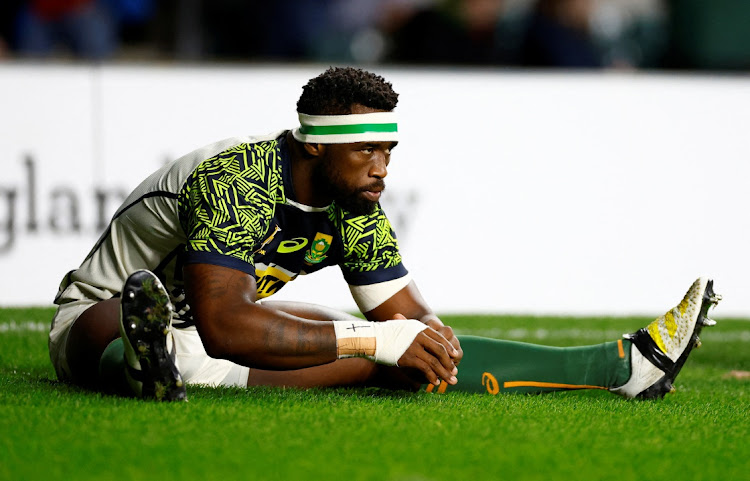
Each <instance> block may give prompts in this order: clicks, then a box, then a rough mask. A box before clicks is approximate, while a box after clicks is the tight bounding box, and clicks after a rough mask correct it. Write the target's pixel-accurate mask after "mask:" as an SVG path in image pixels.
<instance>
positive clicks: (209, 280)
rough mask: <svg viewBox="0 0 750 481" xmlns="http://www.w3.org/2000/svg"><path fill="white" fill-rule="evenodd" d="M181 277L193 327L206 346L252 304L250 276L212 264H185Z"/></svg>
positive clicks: (252, 291) (253, 298)
mask: <svg viewBox="0 0 750 481" xmlns="http://www.w3.org/2000/svg"><path fill="white" fill-rule="evenodd" d="M183 274H184V278H185V295H186V297H187V302H188V305H189V306H190V311H191V313H192V315H193V319H194V321H195V325H196V328H197V329H198V332H199V333H200V335H201V337H202V338H204V339H205V340H207V342H208V343H210V342H211V339H213V338H215V337H219V336H220V332H221V330H222V328H223V324H225V323H231V322H232V314H233V313H237V314H239V313H241V312H244V311H245V309H247V307H249V306H251V305H254V304H255V300H256V297H257V293H256V286H255V279H254V278H253V277H252V276H251V275H249V274H246V273H244V272H241V271H238V270H236V269H231V268H228V267H223V266H217V265H213V264H187V265H186V266H184V268H183Z"/></svg>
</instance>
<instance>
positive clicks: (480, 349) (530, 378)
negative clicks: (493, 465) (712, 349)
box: [426, 278, 721, 398]
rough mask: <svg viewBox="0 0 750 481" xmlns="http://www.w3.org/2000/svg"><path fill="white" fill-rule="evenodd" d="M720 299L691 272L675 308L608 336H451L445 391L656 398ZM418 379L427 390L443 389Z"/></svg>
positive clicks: (695, 342) (668, 386)
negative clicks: (530, 340)
mask: <svg viewBox="0 0 750 481" xmlns="http://www.w3.org/2000/svg"><path fill="white" fill-rule="evenodd" d="M720 299H721V296H717V295H716V294H714V292H713V282H712V281H710V280H708V279H705V278H702V279H698V280H697V281H695V283H693V285H692V286H691V287H690V289H689V290H688V292H687V294H685V297H684V298H683V300H682V302H680V304H679V305H677V307H675V308H673V309H671V310H670V311H668V312H667V313H666V314H664V315H663V316H661V317H659V318H657V319H656V320H655V321H653V322H652V323H651V324H649V326H648V327H646V328H644V329H641V330H639V331H638V332H636V333H635V334H631V335H628V336H625V339H621V340H619V341H616V342H609V343H604V344H599V345H595V346H584V347H569V348H560V347H549V346H538V345H534V344H526V343H521V342H512V341H502V340H494V339H485V338H479V337H472V336H465V337H459V340H460V341H461V346H462V347H463V350H464V359H463V361H462V362H461V365H460V366H459V375H458V379H459V382H458V384H456V385H455V386H452V387H450V390H457V391H469V392H489V393H490V394H498V393H500V392H525V393H541V392H549V391H558V390H571V389H605V390H609V391H611V392H614V393H616V394H620V395H622V396H624V397H628V398H633V397H638V398H659V397H663V396H664V394H665V393H667V392H670V391H671V390H672V382H673V381H674V379H675V377H676V376H677V374H678V373H679V371H680V369H681V368H682V366H683V364H684V363H685V360H686V359H687V357H688V354H690V351H691V350H692V348H693V347H694V346H699V345H700V342H699V339H698V335H699V334H700V332H701V329H702V328H703V327H704V326H711V325H713V324H715V322H714V321H712V320H711V319H709V318H708V317H707V314H708V310H709V308H710V307H712V306H713V305H714V304H716V303H717V302H718V301H719V300H720ZM447 388H449V386H448V385H447V383H443V384H441V385H440V386H439V387H437V388H435V387H434V386H429V385H428V386H426V390H428V391H430V392H432V391H433V390H436V391H437V392H444V391H445V390H446V389H447Z"/></svg>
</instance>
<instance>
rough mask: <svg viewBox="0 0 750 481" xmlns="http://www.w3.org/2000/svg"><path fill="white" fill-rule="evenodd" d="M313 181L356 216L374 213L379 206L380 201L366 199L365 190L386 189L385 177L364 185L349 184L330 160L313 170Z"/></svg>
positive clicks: (318, 187)
mask: <svg viewBox="0 0 750 481" xmlns="http://www.w3.org/2000/svg"><path fill="white" fill-rule="evenodd" d="M313 182H315V186H316V188H317V189H319V190H320V192H321V193H323V194H324V195H326V196H327V197H330V198H331V199H333V201H334V202H335V203H336V204H337V205H338V206H339V207H341V208H342V209H344V210H346V211H347V212H349V213H351V214H354V215H356V216H360V215H369V214H372V213H373V212H375V209H376V208H377V207H378V202H372V201H370V200H367V199H365V198H364V197H363V196H362V195H361V194H362V193H363V192H367V191H368V190H376V191H377V190H383V189H385V182H384V181H383V179H377V180H375V181H374V182H373V183H371V184H369V185H366V186H364V187H355V186H352V185H349V184H348V183H347V182H346V181H344V179H342V178H341V173H340V172H339V171H338V170H337V169H336V168H334V166H333V165H332V162H329V161H325V162H323V163H321V164H319V165H318V167H317V168H316V169H315V171H314V172H313Z"/></svg>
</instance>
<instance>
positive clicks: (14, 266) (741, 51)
mask: <svg viewBox="0 0 750 481" xmlns="http://www.w3.org/2000/svg"><path fill="white" fill-rule="evenodd" d="M329 65H356V66H362V67H364V68H367V69H370V70H373V71H375V72H377V73H379V74H381V75H383V76H384V77H385V78H386V79H387V80H389V81H390V82H392V83H393V85H394V88H395V90H396V91H397V92H399V94H400V99H399V106H398V113H399V131H400V132H401V133H402V137H401V142H400V144H399V147H398V150H397V151H396V153H395V155H394V162H393V163H392V164H391V166H390V168H389V171H390V172H391V174H392V175H389V177H388V190H387V191H386V195H385V196H384V197H383V205H384V206H385V208H386V212H388V215H389V218H390V220H391V222H392V223H393V225H394V227H395V229H396V232H397V233H398V236H399V245H400V247H401V249H402V251H403V252H404V257H405V259H406V265H407V268H409V269H410V271H411V272H412V273H413V274H414V277H415V279H416V280H417V283H418V284H419V286H420V289H421V291H422V292H423V293H424V295H425V298H426V299H427V300H428V301H429V302H430V303H431V305H432V306H433V308H435V309H436V310H438V311H439V312H444V313H445V312H459V313H466V312H491V313H497V312H505V313H542V314H567V313H571V314H602V315H621V314H626V315H630V314H648V315H652V314H660V313H661V312H664V310H665V309H667V308H668V307H670V305H673V303H676V302H677V301H679V299H680V298H681V296H682V294H683V293H684V290H685V289H686V288H687V287H688V286H689V285H690V283H691V282H692V281H693V280H694V279H695V278H696V277H698V276H699V275H706V276H710V277H714V278H715V280H716V286H717V291H718V292H721V293H723V294H724V295H725V301H724V302H723V303H722V305H721V306H720V308H721V312H722V314H723V315H731V316H737V317H745V318H750V295H748V293H750V278H748V276H747V272H748V269H749V268H750V262H749V261H748V256H747V251H748V245H750V216H748V215H747V209H748V206H750V189H748V188H747V179H748V178H750V148H749V147H748V146H750V143H749V142H748V134H747V131H748V129H747V126H748V125H750V77H749V76H748V75H747V73H748V71H749V68H750V1H748V0H711V1H708V0H285V1H254V0H210V1H209V0H182V1H176V0H30V1H19V0H2V1H0V112H1V113H2V115H0V132H2V134H0V272H6V273H7V272H23V273H25V274H24V275H23V276H20V277H18V276H0V306H4V305H49V304H51V302H52V299H53V298H54V294H55V292H56V289H57V285H58V284H59V282H60V279H61V278H62V277H63V276H64V274H65V273H66V272H67V271H68V270H70V269H74V268H75V267H77V266H78V265H79V264H80V262H81V261H82V260H83V258H84V257H85V256H86V253H87V252H88V250H89V249H90V248H91V246H92V245H94V243H95V241H96V239H97V238H98V236H99V235H100V233H101V232H102V231H103V230H104V229H105V228H106V225H107V223H108V220H109V218H110V217H111V215H112V213H113V212H114V211H115V209H116V208H117V206H118V205H119V204H120V203H121V202H122V200H123V199H124V198H125V196H126V195H127V193H128V192H130V191H131V190H132V189H133V188H134V187H135V186H136V185H137V184H138V183H139V182H140V181H141V180H142V179H143V178H144V177H145V176H146V175H148V173H150V172H152V171H153V170H155V169H157V168H159V167H160V166H162V165H163V164H164V163H165V162H168V161H170V160H173V159H175V158H177V157H179V156H181V155H183V154H185V153H187V152H190V151H191V150H193V149H195V148H197V147H200V146H201V145H206V144H209V143H211V142H214V141H216V140H219V139H222V138H226V137H230V136H235V135H248V134H265V133H268V132H271V131H274V130H280V129H284V128H292V127H294V126H296V124H297V118H296V113H295V104H296V101H297V98H298V97H299V94H300V92H301V88H302V86H303V85H304V84H305V83H306V82H307V80H308V79H310V78H312V77H314V76H316V75H318V74H319V73H320V72H322V71H323V70H325V68H326V67H327V66H329ZM278 296H279V297H282V298H289V299H293V300H301V301H308V302H317V303H322V304H329V305H332V306H334V307H338V308H341V309H347V310H353V309H355V308H356V306H354V304H353V302H352V300H351V296H350V295H349V291H348V289H347V288H346V285H345V283H344V282H343V279H342V278H341V274H340V272H338V271H337V270H335V269H326V270H325V271H324V272H322V273H321V274H316V276H313V279H312V280H308V279H304V278H301V279H299V280H297V281H295V282H293V283H290V284H289V285H288V286H287V287H285V288H284V289H283V290H282V291H281V292H280V293H279V295H278Z"/></svg>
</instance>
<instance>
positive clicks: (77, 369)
mask: <svg viewBox="0 0 750 481" xmlns="http://www.w3.org/2000/svg"><path fill="white" fill-rule="evenodd" d="M397 100H398V95H397V94H396V93H395V92H394V91H393V89H392V86H391V84H390V83H388V82H386V81H385V80H384V79H383V78H382V77H380V76H378V75H375V74H372V73H370V72H366V71H363V70H359V69H354V68H331V69H328V70H327V71H326V72H324V73H322V74H321V75H319V76H318V77H316V78H313V79H311V80H310V81H309V82H308V83H307V85H305V86H304V88H303V92H302V95H301V97H300V98H299V101H298V103H297V112H298V114H299V120H300V126H299V127H297V128H295V129H292V130H284V131H279V132H275V133H272V134H269V135H261V136H248V137H238V138H230V139H226V140H222V141H219V142H216V143H214V144H212V145H208V146H206V147H203V148H200V149H198V150H196V151H194V152H191V153H189V154H187V155H185V156H184V157H181V158H179V159H177V160H175V161H173V162H171V163H169V164H167V165H165V166H164V167H163V168H161V169H159V170H158V171H156V172H154V173H153V174H152V175H151V176H149V177H148V178H147V179H145V180H144V181H143V182H142V183H141V184H140V185H139V186H138V187H137V188H136V189H135V190H134V191H133V192H132V193H131V194H130V196H129V197H128V198H127V199H126V200H125V201H124V203H123V204H122V206H120V208H119V209H118V210H117V212H116V213H115V215H114V217H113V218H112V221H111V222H110V224H109V226H108V228H107V229H106V231H105V232H104V233H103V234H102V236H101V237H100V239H99V240H98V242H97V243H96V244H95V245H94V247H93V249H92V250H91V252H90V253H89V255H88V256H87V257H86V259H85V260H84V261H83V263H82V264H81V266H80V267H79V268H78V269H76V270H73V271H71V272H69V273H68V274H67V275H66V276H65V277H64V279H63V281H62V283H61V286H60V291H59V292H58V295H57V297H56V299H55V303H56V304H57V305H58V309H57V312H56V314H55V317H54V320H53V322H52V327H51V331H50V338H49V350H50V357H51V360H52V363H53V365H54V367H55V370H56V372H57V375H58V377H59V379H61V380H65V381H70V382H73V383H76V384H78V385H81V386H85V387H89V388H93V389H96V390H100V391H104V392H117V393H123V394H130V395H135V396H139V397H143V398H149V399H157V400H182V399H185V398H186V387H185V386H186V384H201V385H210V386H222V385H223V386H252V385H269V386H297V387H325V386H353V385H367V386H381V387H388V388H395V389H418V388H419V387H420V386H423V387H424V389H426V390H428V391H437V392H444V391H446V390H459V391H472V392H488V393H490V394H498V393H501V392H545V391H555V390H569V389H595V388H596V389H606V390H610V391H612V392H615V393H618V394H621V395H623V396H625V397H629V398H632V397H645V398H654V397H656V398H658V397H662V396H663V395H664V393H666V392H669V391H670V390H671V388H672V382H673V380H674V378H675V376H676V375H677V373H678V372H679V370H680V369H681V368H682V365H683V364H684V362H685V360H686V358H687V356H688V354H689V353H690V351H691V349H692V348H693V347H694V346H696V345H698V343H699V339H698V334H699V333H700V330H701V329H702V327H703V326H705V325H711V324H712V323H713V321H712V320H710V319H709V318H708V317H707V311H708V309H709V307H711V306H712V305H713V304H715V303H716V302H718V300H719V296H717V295H715V294H714V293H713V288H712V281H710V280H708V279H705V278H701V279H698V280H697V281H695V283H693V285H692V286H691V287H690V289H689V290H688V292H687V294H686V296H685V298H684V299H683V300H682V302H680V304H679V305H678V306H677V307H675V308H674V309H672V310H670V311H668V312H667V313H666V314H665V315H664V316H661V317H660V318H658V319H656V320H655V321H654V322H653V323H651V324H650V325H649V326H648V327H647V328H644V329H641V330H639V331H638V332H636V333H634V334H631V335H627V336H625V337H624V338H623V339H620V340H616V341H612V342H609V343H604V344H600V345H596V346H585V347H572V348H558V347H548V346H537V345H532V344H526V343H519V342H511V341H503V340H494V339H485V338H478V337H470V336H462V337H456V335H455V334H454V333H453V330H452V329H451V328H450V327H449V326H445V325H444V324H443V323H442V322H441V320H440V319H439V317H438V316H437V315H436V314H435V313H434V312H433V311H432V309H430V307H429V305H428V304H427V303H426V302H425V300H424V299H423V298H422V296H421V294H420V292H419V290H418V288H417V286H416V284H415V282H414V280H412V278H411V276H410V274H409V272H408V271H407V269H406V267H405V266H404V263H403V262H402V258H401V255H400V253H399V249H398V243H397V240H396V235H395V234H394V232H393V230H392V228H391V225H390V223H389V222H388V219H387V217H386V215H385V213H384V212H383V209H382V208H381V206H380V203H379V200H380V197H381V195H382V192H383V189H384V188H385V182H384V179H385V178H386V176H387V174H388V165H389V163H390V161H391V154H392V151H393V149H394V148H395V147H396V144H397V142H398V128H397V121H396V113H395V112H394V109H395V107H396V103H397ZM334 265H336V266H338V267H339V268H340V269H341V271H342V273H343V276H344V279H345V280H346V282H347V283H348V284H349V288H350V290H351V294H352V296H353V298H354V300H355V302H356V304H357V306H358V307H359V309H360V311H361V312H362V314H363V315H364V317H365V318H366V320H362V319H360V318H358V317H355V316H352V315H350V314H347V313H344V312H338V311H336V310H334V309H330V308H326V307H323V306H317V305H310V304H304V303H295V302H282V301H273V300H269V299H268V298H270V297H271V296H272V295H273V294H274V293H276V292H277V291H278V290H279V289H281V288H282V287H283V286H284V285H285V284H286V283H287V282H290V281H292V280H294V279H295V278H296V277H297V276H299V275H309V274H313V273H315V272H316V271H318V270H320V269H323V268H325V267H329V266H334ZM459 365H460V368H461V372H460V374H459V369H458V368H459Z"/></svg>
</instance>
